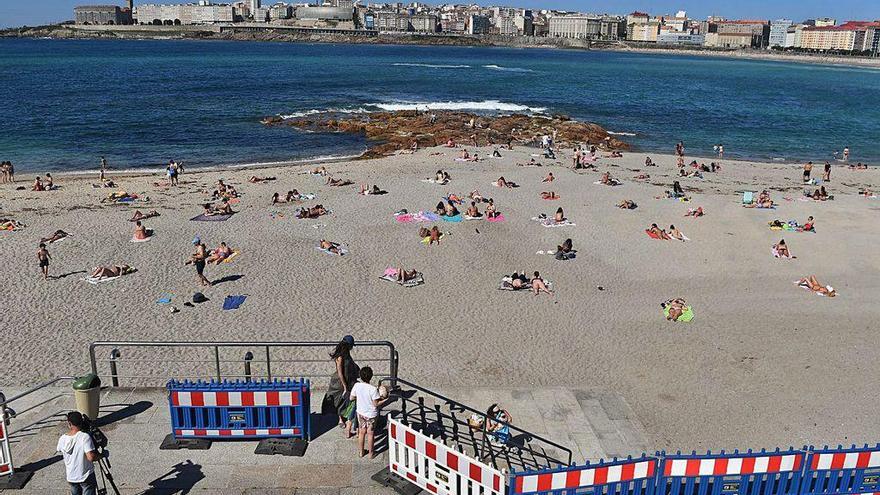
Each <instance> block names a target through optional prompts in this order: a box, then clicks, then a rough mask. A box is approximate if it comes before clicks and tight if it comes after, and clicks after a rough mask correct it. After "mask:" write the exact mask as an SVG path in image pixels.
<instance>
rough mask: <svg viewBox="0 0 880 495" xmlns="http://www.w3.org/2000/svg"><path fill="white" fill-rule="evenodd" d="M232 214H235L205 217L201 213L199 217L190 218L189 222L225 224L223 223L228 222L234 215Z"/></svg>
mask: <svg viewBox="0 0 880 495" xmlns="http://www.w3.org/2000/svg"><path fill="white" fill-rule="evenodd" d="M234 214H235V213H232V214H229V215H205V214H204V213H202V214H201V215H198V216H195V217H192V218H190V221H192V222H225V221H227V220H229V219H230V218H231V217H232V215H234Z"/></svg>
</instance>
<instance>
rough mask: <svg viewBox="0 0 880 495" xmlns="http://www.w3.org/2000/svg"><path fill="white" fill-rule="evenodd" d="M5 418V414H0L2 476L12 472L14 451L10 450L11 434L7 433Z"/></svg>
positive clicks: (0, 462) (0, 474) (0, 463)
mask: <svg viewBox="0 0 880 495" xmlns="http://www.w3.org/2000/svg"><path fill="white" fill-rule="evenodd" d="M0 407H4V406H0ZM4 419H5V418H4V415H3V414H0V476H4V475H7V474H12V453H11V452H10V451H9V436H8V435H7V434H6V422H5V421H4Z"/></svg>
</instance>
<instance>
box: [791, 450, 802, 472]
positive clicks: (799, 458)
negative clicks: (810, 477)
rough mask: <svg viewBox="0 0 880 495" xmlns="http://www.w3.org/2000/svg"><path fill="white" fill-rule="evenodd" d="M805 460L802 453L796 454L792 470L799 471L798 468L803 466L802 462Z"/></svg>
mask: <svg viewBox="0 0 880 495" xmlns="http://www.w3.org/2000/svg"><path fill="white" fill-rule="evenodd" d="M803 460H804V459H803V456H802V455H800V454H797V455H795V456H794V466H793V467H792V471H797V470H798V469H800V468H801V462H802V461H803Z"/></svg>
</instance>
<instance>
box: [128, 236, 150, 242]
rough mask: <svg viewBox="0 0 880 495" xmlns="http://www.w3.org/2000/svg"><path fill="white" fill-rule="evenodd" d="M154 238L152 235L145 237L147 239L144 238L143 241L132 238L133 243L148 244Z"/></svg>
mask: <svg viewBox="0 0 880 495" xmlns="http://www.w3.org/2000/svg"><path fill="white" fill-rule="evenodd" d="M152 238H153V236H152V235H148V236H147V237H145V238H143V239H135V238H134V237H132V238H131V242H148V241H150V240H151V239H152Z"/></svg>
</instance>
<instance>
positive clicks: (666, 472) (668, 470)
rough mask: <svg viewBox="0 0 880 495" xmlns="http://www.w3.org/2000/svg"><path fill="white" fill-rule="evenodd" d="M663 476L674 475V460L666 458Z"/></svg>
mask: <svg viewBox="0 0 880 495" xmlns="http://www.w3.org/2000/svg"><path fill="white" fill-rule="evenodd" d="M663 476H672V460H671V459H666V462H664V463H663Z"/></svg>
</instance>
